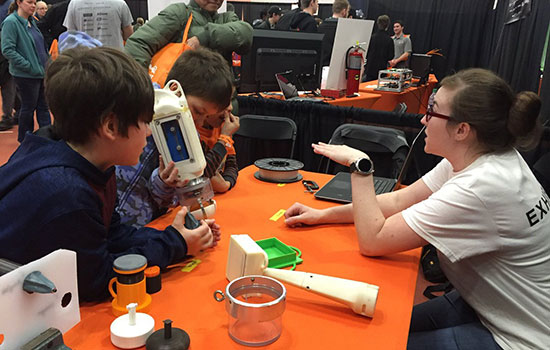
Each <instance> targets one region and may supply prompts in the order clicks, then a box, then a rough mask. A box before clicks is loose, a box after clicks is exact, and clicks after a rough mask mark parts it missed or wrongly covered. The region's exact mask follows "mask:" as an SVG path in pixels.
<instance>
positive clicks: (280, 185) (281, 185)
mask: <svg viewBox="0 0 550 350" xmlns="http://www.w3.org/2000/svg"><path fill="white" fill-rule="evenodd" d="M284 185H286V184H277V186H279V187H283V186H284Z"/></svg>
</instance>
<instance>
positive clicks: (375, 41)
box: [363, 15, 394, 81]
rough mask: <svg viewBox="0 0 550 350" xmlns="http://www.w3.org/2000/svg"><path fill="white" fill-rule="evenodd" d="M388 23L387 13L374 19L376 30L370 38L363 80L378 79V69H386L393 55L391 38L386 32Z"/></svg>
mask: <svg viewBox="0 0 550 350" xmlns="http://www.w3.org/2000/svg"><path fill="white" fill-rule="evenodd" d="M389 25H390V17H388V15H381V16H379V17H378V18H377V19H376V26H377V27H378V30H377V32H376V33H374V35H373V36H372V37H371V39H370V44H369V51H368V52H367V63H366V67H365V75H364V79H363V81H371V80H376V79H378V71H380V70H382V69H386V68H387V67H388V62H389V61H390V60H391V59H392V58H393V57H394V44H393V40H392V38H391V37H390V35H389V34H388V27H389Z"/></svg>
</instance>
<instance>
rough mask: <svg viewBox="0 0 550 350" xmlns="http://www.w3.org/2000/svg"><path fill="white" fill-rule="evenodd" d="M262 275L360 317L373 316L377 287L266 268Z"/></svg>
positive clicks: (312, 274)
mask: <svg viewBox="0 0 550 350" xmlns="http://www.w3.org/2000/svg"><path fill="white" fill-rule="evenodd" d="M263 274H264V275H265V276H269V277H273V278H276V279H278V280H279V281H283V282H287V283H290V284H292V285H294V286H296V287H299V288H302V289H305V290H309V291H311V292H313V293H315V294H319V295H322V296H324V297H327V298H329V299H332V300H335V301H337V302H340V303H342V304H344V305H347V306H348V307H350V308H351V309H352V310H353V311H354V312H355V313H358V314H360V315H363V316H368V317H372V316H373V314H374V309H375V307H376V300H377V298H378V289H379V287H378V286H375V285H372V284H368V283H364V282H358V281H353V280H347V279H343V278H338V277H330V276H324V275H318V274H315V273H309V272H301V271H290V270H280V269H272V268H266V269H265V270H264V273H263Z"/></svg>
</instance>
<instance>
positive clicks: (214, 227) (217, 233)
mask: <svg viewBox="0 0 550 350" xmlns="http://www.w3.org/2000/svg"><path fill="white" fill-rule="evenodd" d="M204 221H205V222H206V224H207V225H208V226H209V227H210V230H211V231H212V237H213V238H214V241H213V244H212V247H215V246H217V245H218V241H219V240H220V239H221V237H222V231H221V230H220V225H218V224H216V220H214V219H206V220H204Z"/></svg>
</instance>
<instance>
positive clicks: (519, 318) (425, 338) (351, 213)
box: [285, 69, 550, 350]
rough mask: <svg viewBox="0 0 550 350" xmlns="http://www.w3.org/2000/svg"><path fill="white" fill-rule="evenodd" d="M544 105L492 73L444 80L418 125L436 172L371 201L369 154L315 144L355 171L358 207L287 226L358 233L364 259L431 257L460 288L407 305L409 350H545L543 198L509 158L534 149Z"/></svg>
mask: <svg viewBox="0 0 550 350" xmlns="http://www.w3.org/2000/svg"><path fill="white" fill-rule="evenodd" d="M540 106H541V102H540V99H539V98H538V96H537V95H536V94H534V93H532V92H520V93H518V94H515V93H514V92H513V91H512V89H511V88H510V87H509V86H508V84H507V83H506V82H505V81H504V80H502V79H501V78H499V77H498V76H496V75H495V74H493V73H492V72H490V71H487V70H483V69H468V70H464V71H461V72H459V73H457V74H455V75H453V76H449V77H447V78H445V79H444V80H443V81H442V82H441V88H440V89H439V90H438V91H437V94H436V95H435V98H434V104H433V106H430V108H428V111H427V112H426V115H425V116H424V118H422V124H424V125H425V127H426V129H425V132H426V138H425V141H426V145H425V148H424V150H425V152H426V153H430V154H435V155H438V156H441V157H443V158H444V159H443V160H442V161H441V162H440V163H439V164H438V165H437V166H436V167H435V168H434V169H432V170H431V171H430V172H428V173H427V174H426V175H424V176H423V177H422V178H421V179H419V180H418V181H416V182H415V183H413V184H412V185H410V186H408V187H406V188H404V189H402V190H399V191H396V192H392V193H387V194H382V195H379V196H376V195H375V192H374V188H373V176H372V174H373V172H374V169H375V165H373V164H372V161H371V160H370V159H369V157H368V155H367V154H365V153H363V152H362V151H358V150H355V149H352V148H350V147H347V146H342V145H327V144H323V143H319V144H314V145H313V149H314V151H315V153H317V154H321V155H324V156H327V157H329V158H330V159H332V160H333V161H336V162H338V163H340V164H343V165H348V166H349V167H350V172H351V173H352V175H351V183H352V198H353V203H352V204H350V205H345V206H337V207H332V208H328V209H324V210H317V209H313V208H310V207H307V206H304V205H302V204H300V203H296V204H294V205H292V206H291V207H290V208H289V209H288V210H287V211H286V214H285V217H286V224H287V225H289V226H301V225H316V224H324V223H354V224H355V229H356V233H357V238H358V241H359V250H360V252H361V254H363V255H366V256H380V255H386V254H392V253H396V252H400V251H405V250H409V249H413V248H417V247H421V246H423V245H425V244H427V243H431V244H433V245H434V246H435V247H436V248H437V249H438V252H439V259H440V264H441V268H442V269H443V271H444V272H445V274H446V275H447V277H448V279H449V281H450V282H451V283H452V284H453V285H454V287H455V290H453V291H452V292H450V293H448V294H446V295H445V296H442V297H438V298H435V299H433V300H430V301H428V302H426V303H423V304H419V305H416V306H415V307H414V310H413V314H412V319H411V327H410V333H409V342H408V349H469V350H471V349H484V350H485V349H545V348H546V349H547V348H548V344H550V317H549V315H550V273H549V271H550V199H549V198H548V195H547V194H546V193H545V192H544V190H543V189H542V187H541V185H540V184H539V183H538V182H537V180H536V178H535V176H534V175H533V173H532V172H531V170H530V169H529V167H528V166H527V164H526V163H525V161H524V160H523V158H522V157H521V155H520V154H519V153H518V151H517V150H516V148H518V147H527V146H529V145H533V144H535V143H536V142H537V141H538V137H537V136H538V135H539V130H540V123H539V121H538V114H539V111H540Z"/></svg>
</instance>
